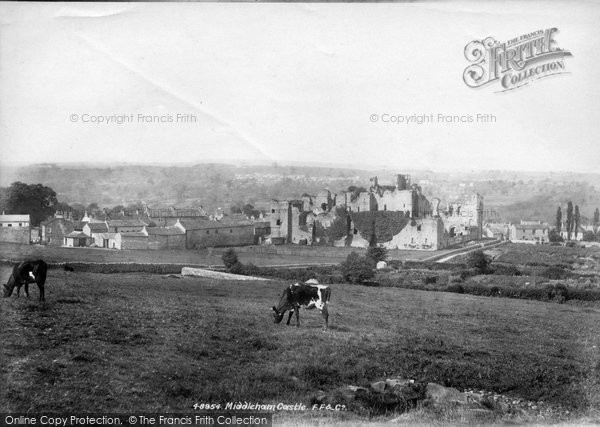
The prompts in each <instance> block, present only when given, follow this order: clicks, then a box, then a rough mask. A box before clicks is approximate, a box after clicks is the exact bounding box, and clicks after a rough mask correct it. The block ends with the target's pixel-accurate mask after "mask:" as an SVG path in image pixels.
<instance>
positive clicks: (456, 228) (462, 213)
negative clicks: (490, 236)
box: [442, 194, 483, 240]
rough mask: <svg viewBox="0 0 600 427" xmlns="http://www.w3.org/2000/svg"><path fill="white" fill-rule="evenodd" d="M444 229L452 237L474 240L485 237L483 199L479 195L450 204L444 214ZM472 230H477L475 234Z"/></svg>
mask: <svg viewBox="0 0 600 427" xmlns="http://www.w3.org/2000/svg"><path fill="white" fill-rule="evenodd" d="M442 219H443V220H444V227H445V229H446V232H447V233H448V234H449V236H450V237H454V235H462V236H465V237H469V238H471V239H473V240H478V239H481V238H482V235H483V197H481V196H480V195H479V194H475V195H473V196H470V197H467V198H465V199H463V200H459V201H455V202H452V203H449V205H448V208H447V209H446V212H444V213H443V214H442ZM472 228H475V232H473V230H472Z"/></svg>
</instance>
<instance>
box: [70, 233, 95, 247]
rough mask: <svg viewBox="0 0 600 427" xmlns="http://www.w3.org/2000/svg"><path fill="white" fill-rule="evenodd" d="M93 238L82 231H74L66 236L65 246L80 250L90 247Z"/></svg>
mask: <svg viewBox="0 0 600 427" xmlns="http://www.w3.org/2000/svg"><path fill="white" fill-rule="evenodd" d="M91 242H92V238H91V237H90V236H88V235H87V234H85V233H83V232H82V231H72V232H70V233H69V234H67V235H66V236H65V243H64V245H65V246H67V247H69V248H79V247H85V246H89V245H90V243H91Z"/></svg>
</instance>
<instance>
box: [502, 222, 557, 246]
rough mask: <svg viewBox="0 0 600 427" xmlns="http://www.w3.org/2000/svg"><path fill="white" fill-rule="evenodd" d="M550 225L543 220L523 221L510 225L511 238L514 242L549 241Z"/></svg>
mask: <svg viewBox="0 0 600 427" xmlns="http://www.w3.org/2000/svg"><path fill="white" fill-rule="evenodd" d="M549 233H550V225H549V224H548V223H545V222H542V221H521V223H520V224H511V225H510V226H509V239H510V240H511V241H513V242H524V243H548V242H549Z"/></svg>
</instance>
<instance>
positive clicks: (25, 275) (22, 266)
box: [4, 260, 48, 301]
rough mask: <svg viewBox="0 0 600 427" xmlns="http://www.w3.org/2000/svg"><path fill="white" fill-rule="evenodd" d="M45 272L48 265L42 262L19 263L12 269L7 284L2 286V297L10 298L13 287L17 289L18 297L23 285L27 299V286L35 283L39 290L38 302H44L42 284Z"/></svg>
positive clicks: (44, 280)
mask: <svg viewBox="0 0 600 427" xmlns="http://www.w3.org/2000/svg"><path fill="white" fill-rule="evenodd" d="M47 272H48V265H47V264H46V263H45V262H44V261H42V260H38V261H23V262H20V263H19V264H17V265H15V266H14V267H13V271H12V274H11V275H10V277H9V278H8V283H6V284H5V285H4V297H5V298H6V297H9V296H11V295H12V293H13V289H14V288H15V287H16V288H17V297H19V293H20V292H21V286H23V285H25V295H27V298H29V284H30V283H37V285H38V288H39V290H40V301H45V300H46V298H45V295H44V284H45V283H46V273H47Z"/></svg>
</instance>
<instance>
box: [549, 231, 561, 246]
mask: <svg viewBox="0 0 600 427" xmlns="http://www.w3.org/2000/svg"><path fill="white" fill-rule="evenodd" d="M548 240H549V241H550V242H551V243H562V242H563V241H564V239H563V238H562V236H561V235H560V233H559V232H558V231H556V230H550V233H548Z"/></svg>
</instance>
